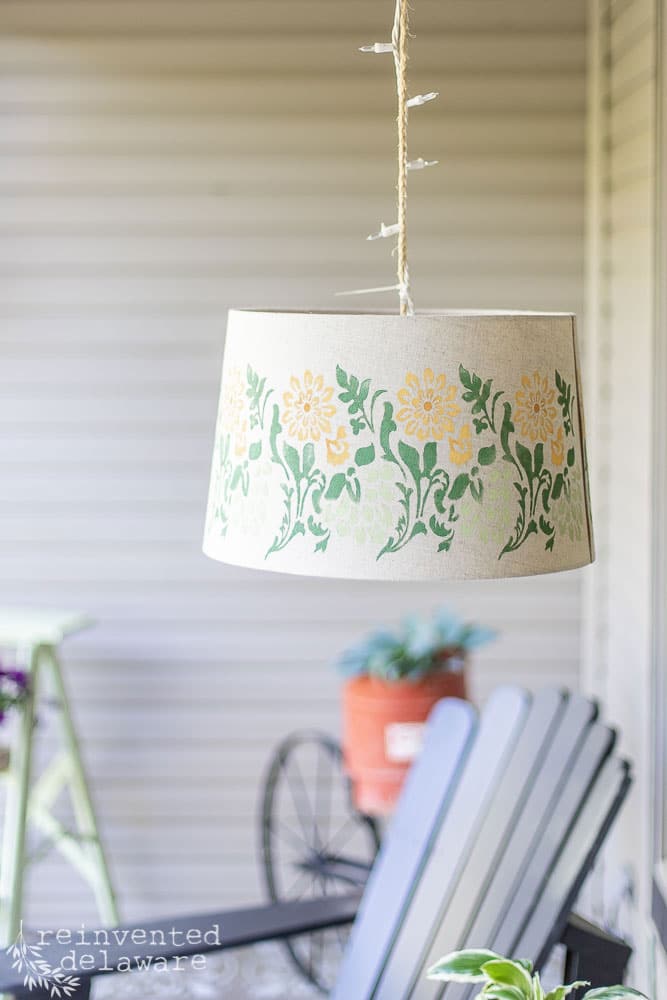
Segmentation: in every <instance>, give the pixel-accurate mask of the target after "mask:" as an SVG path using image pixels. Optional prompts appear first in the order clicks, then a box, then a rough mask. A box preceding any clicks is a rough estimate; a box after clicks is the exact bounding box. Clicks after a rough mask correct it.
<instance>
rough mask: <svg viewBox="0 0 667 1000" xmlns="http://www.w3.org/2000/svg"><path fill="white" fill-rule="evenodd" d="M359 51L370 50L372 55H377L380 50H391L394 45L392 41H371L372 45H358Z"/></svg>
mask: <svg viewBox="0 0 667 1000" xmlns="http://www.w3.org/2000/svg"><path fill="white" fill-rule="evenodd" d="M359 51H360V52H372V53H373V54H374V55H379V54H380V53H381V52H393V51H394V45H393V42H373V44H372V45H360V46H359Z"/></svg>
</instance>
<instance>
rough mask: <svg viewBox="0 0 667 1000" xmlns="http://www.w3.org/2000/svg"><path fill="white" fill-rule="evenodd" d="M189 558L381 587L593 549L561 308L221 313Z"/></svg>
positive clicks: (578, 557)
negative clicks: (200, 500)
mask: <svg viewBox="0 0 667 1000" xmlns="http://www.w3.org/2000/svg"><path fill="white" fill-rule="evenodd" d="M204 551H205V552H206V554H207V555H209V556H211V557H212V558H213V559H219V560H222V561H224V562H229V563H234V564H236V565H240V566H247V567H254V568H257V569H272V570H278V571H280V572H284V573H300V574H308V575H315V576H331V577H348V578H356V579H378V580H432V579H465V578H484V577H511V576H523V575H528V574H537V573H550V572H555V571H558V570H565V569H574V568H576V567H579V566H583V565H584V564H586V563H589V562H591V561H592V559H593V535H592V526H591V519H590V502H589V492H588V479H587V470H586V447H585V437H584V419H583V409H582V399H581V383H580V378H579V368H578V359H577V347H576V329H575V320H574V317H573V316H572V315H569V314H559V313H554V314H546V313H500V312H465V311H460V312H454V311H451V312H437V313H428V314H427V313H420V314H417V315H414V316H408V317H404V316H403V317H401V316H397V315H392V314H386V315H385V314H378V313H374V314H370V313H368V314H363V313H357V314H335V313H327V314H325V313H297V312H294V313H284V312H261V311H249V310H248V311H245V310H243V311H240V310H233V311H231V312H230V314H229V321H228V331H227V341H226V346H225V356H224V364H223V373H222V386H221V393H220V405H219V411H218V420H217V426H216V434H215V445H214V452H213V462H212V469H211V481H210V491H209V501H208V511H207V517H206V527H205V537H204Z"/></svg>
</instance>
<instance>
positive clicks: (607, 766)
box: [514, 757, 631, 965]
mask: <svg viewBox="0 0 667 1000" xmlns="http://www.w3.org/2000/svg"><path fill="white" fill-rule="evenodd" d="M630 784H631V779H630V768H629V766H628V763H627V762H626V761H624V760H620V759H619V758H618V757H610V758H609V759H608V760H607V761H606V762H605V763H604V765H603V766H602V768H601V770H600V773H599V775H598V776H597V778H596V780H595V782H594V784H593V787H592V789H591V790H590V792H589V794H588V796H587V798H586V800H585V802H584V803H583V805H582V808H581V810H580V812H579V814H578V816H577V818H576V821H575V823H574V826H573V827H572V830H571V832H570V836H569V837H568V839H567V843H566V844H565V846H564V847H563V850H562V852H561V854H560V856H559V858H558V861H557V862H556V864H555V865H554V867H553V869H552V871H551V874H550V876H549V878H548V880H547V883H546V885H545V886H544V887H543V889H542V892H541V894H540V898H539V901H538V902H537V905H536V907H535V909H534V910H533V913H532V914H531V917H530V920H529V921H528V922H527V924H526V926H525V928H524V930H523V933H522V934H521V937H520V938H519V940H518V941H517V943H516V945H515V949H514V953H515V954H516V955H519V956H522V955H526V956H527V957H528V958H531V957H533V956H534V961H535V962H536V964H537V965H541V964H542V963H543V962H544V961H546V959H547V958H548V956H549V954H550V952H551V949H552V948H553V946H554V944H556V943H557V941H558V939H559V938H560V935H561V933H562V930H563V928H564V926H565V923H566V921H567V917H568V914H569V912H570V910H571V909H572V906H573V905H574V902H575V900H576V898H577V896H578V894H579V891H580V889H581V886H582V884H583V882H584V880H585V878H586V875H587V874H588V873H589V871H590V870H591V868H592V866H593V863H594V861H595V858H596V856H597V853H598V851H599V850H600V847H601V846H602V844H603V843H604V840H605V837H606V836H607V833H608V832H609V828H610V826H611V824H612V823H613V821H614V819H615V818H616V816H617V814H618V811H619V809H620V807H621V805H622V803H623V800H624V799H625V796H626V795H627V792H628V788H629V787H630Z"/></svg>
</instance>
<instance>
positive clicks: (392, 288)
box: [336, 285, 401, 295]
mask: <svg viewBox="0 0 667 1000" xmlns="http://www.w3.org/2000/svg"><path fill="white" fill-rule="evenodd" d="M400 291H401V286H400V285H379V286H378V287H377V288H351V289H349V290H348V291H346V292H336V295H370V294H372V293H373V292H399V293H400Z"/></svg>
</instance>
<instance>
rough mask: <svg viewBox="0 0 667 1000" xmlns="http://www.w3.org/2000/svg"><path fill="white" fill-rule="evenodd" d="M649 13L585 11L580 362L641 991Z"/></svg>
mask: <svg viewBox="0 0 667 1000" xmlns="http://www.w3.org/2000/svg"><path fill="white" fill-rule="evenodd" d="M658 8H659V4H658V3H657V2H656V0H592V2H591V4H590V15H591V26H592V29H593V30H594V31H595V33H596V36H597V40H598V43H597V56H596V60H595V64H594V65H593V66H592V67H591V69H592V71H593V73H594V74H595V78H596V87H595V99H594V100H593V101H592V102H591V142H592V153H593V155H594V156H595V160H596V174H595V176H594V177H593V178H592V184H591V194H592V204H591V209H592V211H591V231H592V237H593V248H594V252H593V253H592V254H591V269H590V278H591V282H590V291H591V317H590V324H589V329H590V333H591V342H590V344H589V356H590V360H591V369H592V371H594V372H595V380H594V383H595V393H594V394H591V400H590V403H591V409H592V410H593V411H594V418H595V419H594V421H593V426H594V435H593V443H592V445H593V446H592V449H591V453H592V455H593V457H594V461H593V463H592V473H593V487H594V495H595V496H596V497H597V499H598V506H597V510H596V524H597V536H598V542H599V550H598V555H599V558H598V561H597V563H596V565H595V566H594V567H593V570H592V573H591V584H592V585H591V588H590V592H589V597H590V606H589V610H590V616H587V617H589V621H587V630H588V631H589V632H590V638H591V642H590V649H589V653H588V655H587V657H586V662H585V666H584V680H585V683H586V686H587V687H589V688H590V689H591V690H592V691H593V692H594V693H595V695H596V696H598V697H599V698H600V699H601V700H602V701H603V702H604V705H605V711H606V712H607V714H608V715H609V717H610V718H611V720H613V722H614V723H615V724H617V725H618V727H619V731H620V733H621V738H622V749H623V752H624V753H625V754H627V756H628V757H629V759H630V760H631V761H632V762H633V770H634V788H633V791H632V796H631V801H630V802H629V803H628V805H627V806H626V808H625V809H624V811H623V813H622V815H621V817H620V819H619V823H618V827H617V829H616V830H615V831H614V833H613V835H612V838H611V843H610V845H609V846H608V848H607V864H606V874H607V878H606V886H605V887H604V888H605V890H606V899H603V901H604V902H606V913H605V914H604V916H605V917H607V916H608V915H609V914H616V915H617V916H615V917H614V919H616V920H618V914H619V913H620V920H621V923H620V925H618V926H617V928H616V929H617V930H618V931H619V933H621V934H623V935H624V936H627V937H628V939H629V940H631V941H633V942H635V945H636V949H635V950H636V954H635V959H634V962H635V968H634V970H633V976H634V979H633V981H635V980H636V981H637V982H638V983H639V984H640V985H641V984H642V983H644V984H645V983H646V980H645V979H644V977H645V976H646V970H647V968H648V967H649V963H650V961H653V959H651V958H649V954H648V953H649V952H650V951H651V950H652V949H651V944H650V941H651V937H650V934H651V932H650V930H649V927H648V913H649V911H650V885H649V882H650V879H649V876H650V871H651V867H652V846H651V837H652V829H651V824H652V813H653V801H652V799H653V792H652V787H651V771H652V765H653V757H654V747H653V745H652V739H653V737H652V734H651V717H652V706H651V690H652V680H651V671H652V663H651V620H650V619H651V559H652V550H653V535H652V525H651V519H652V498H651V489H652V484H651V477H652V474H653V470H652V448H653V443H652V433H653V431H652V424H653V420H654V416H653V399H652V393H653V382H652V379H653V365H654V360H653V359H654V343H653V340H654V336H655V331H654V324H655V320H654V293H655V280H656V278H655V249H654V247H655V237H656V226H657V224H658V219H657V215H656V153H655V150H656V131H657V114H656V100H657V77H658V68H657V65H656V52H657V42H656V39H657V30H658V29H657V25H658ZM630 401H632V402H631V403H630ZM628 407H629V408H630V410H631V416H630V414H629V410H628ZM629 515H630V516H631V521H632V529H631V531H629V530H628V517H629ZM628 881H630V882H631V883H632V884H631V887H630V889H628ZM623 893H625V895H624V897H623V895H622V894H623ZM628 900H629V903H628V902H627V901H628Z"/></svg>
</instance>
